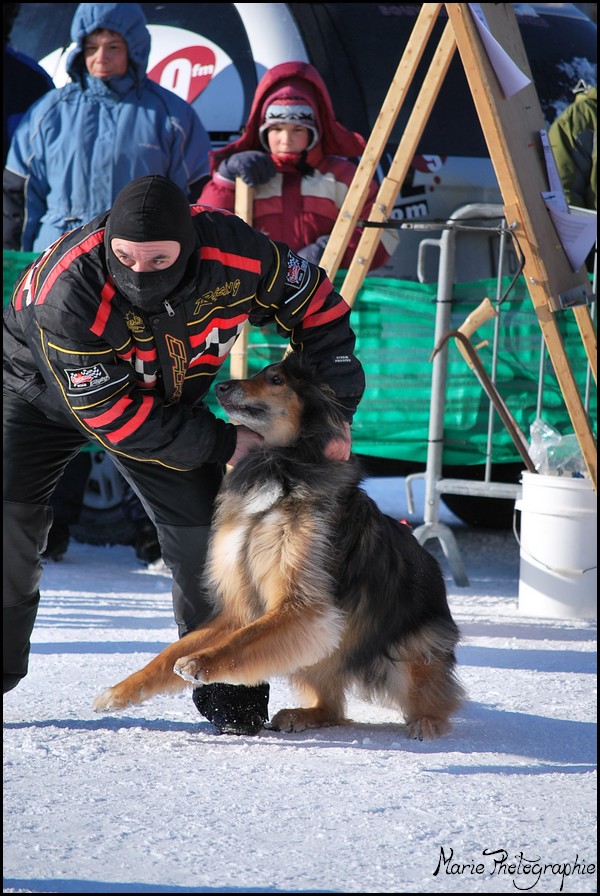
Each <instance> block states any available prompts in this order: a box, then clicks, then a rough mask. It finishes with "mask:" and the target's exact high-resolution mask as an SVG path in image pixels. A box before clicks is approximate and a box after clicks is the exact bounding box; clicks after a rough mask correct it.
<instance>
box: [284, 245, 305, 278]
mask: <svg viewBox="0 0 600 896" xmlns="http://www.w3.org/2000/svg"><path fill="white" fill-rule="evenodd" d="M307 269H308V262H307V261H305V259H304V258H300V256H299V255H294V253H293V252H288V258H287V275H286V278H285V282H286V283H287V284H288V285H289V286H297V287H300V286H302V284H303V283H304V278H305V277H306V272H307Z"/></svg>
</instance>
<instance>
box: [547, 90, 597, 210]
mask: <svg viewBox="0 0 600 896" xmlns="http://www.w3.org/2000/svg"><path fill="white" fill-rule="evenodd" d="M597 94H598V90H597V88H596V87H584V88H583V89H582V90H581V91H579V92H578V93H577V94H576V96H575V100H574V101H573V102H572V103H571V105H570V106H567V108H566V109H565V110H564V112H562V113H561V115H559V116H558V118H557V119H556V120H555V121H554V122H553V123H552V124H551V125H550V129H549V130H548V140H549V142H550V146H551V147H552V152H553V153H554V158H555V159H556V165H557V168H558V173H559V175H560V179H561V181H562V185H563V188H564V191H565V196H566V198H567V202H568V203H569V205H577V206H579V207H580V208H590V209H596V208H597V205H596V201H597V169H596V158H597V156H596V140H597V137H596V134H597V130H598V128H597V123H598V113H597V109H596V103H597Z"/></svg>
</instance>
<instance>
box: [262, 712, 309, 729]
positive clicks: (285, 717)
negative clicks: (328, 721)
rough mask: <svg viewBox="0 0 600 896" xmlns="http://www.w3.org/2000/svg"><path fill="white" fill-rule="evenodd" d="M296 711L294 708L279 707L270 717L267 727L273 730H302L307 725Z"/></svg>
mask: <svg viewBox="0 0 600 896" xmlns="http://www.w3.org/2000/svg"><path fill="white" fill-rule="evenodd" d="M298 713H299V710H296V709H280V710H279V712H278V713H276V714H275V715H274V716H273V718H272V719H271V722H270V724H269V727H270V728H272V729H273V730H274V731H287V732H290V731H304V730H305V729H306V728H307V725H306V723H305V722H304V721H302V719H301V718H299V717H298Z"/></svg>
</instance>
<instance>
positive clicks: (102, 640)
mask: <svg viewBox="0 0 600 896" xmlns="http://www.w3.org/2000/svg"><path fill="white" fill-rule="evenodd" d="M367 486H368V490H369V491H370V492H371V493H372V494H373V496H374V497H375V498H376V500H378V501H379V503H380V504H381V506H382V507H383V509H384V510H386V511H387V512H390V513H392V514H394V515H397V516H398V517H405V518H408V519H409V520H410V521H411V522H414V523H418V522H419V521H420V519H422V517H419V516H417V517H414V518H411V517H410V515H409V514H408V513H407V510H406V503H405V496H404V488H403V483H402V481H401V480H389V479H387V480H386V479H377V480H370V481H369V482H368V483H367ZM441 521H442V522H443V523H444V524H446V525H449V526H450V528H451V531H452V532H453V533H454V535H455V536H456V539H457V543H458V546H459V550H460V553H461V556H462V558H463V561H464V563H465V566H466V570H467V574H468V576H469V580H470V584H469V586H468V587H463V588H460V587H458V586H456V585H455V583H454V581H453V579H452V576H451V575H450V571H449V569H448V564H447V561H446V559H445V557H444V555H443V553H442V551H441V550H440V546H439V543H438V542H437V541H430V542H428V547H429V548H430V549H431V551H432V553H434V554H436V556H438V557H439V559H440V562H441V565H442V568H443V570H444V572H445V574H446V578H447V585H448V591H449V599H450V604H451V608H452V611H453V614H454V616H455V619H456V621H457V622H458V624H459V625H460V626H461V629H462V632H463V642H462V644H461V646H460V648H459V651H458V659H459V664H460V674H461V678H462V681H463V683H464V685H465V686H466V688H467V690H468V692H469V702H468V704H467V705H466V706H465V708H464V709H463V711H462V712H461V713H460V714H459V715H458V717H457V718H456V723H455V726H454V730H453V731H452V732H451V734H450V735H448V736H446V737H445V738H443V739H442V740H440V741H436V742H423V743H419V742H416V741H411V740H407V739H406V738H405V736H404V731H403V725H402V721H401V719H400V718H399V717H398V716H397V715H396V714H394V713H393V712H391V711H389V710H385V709H382V708H379V707H377V706H371V705H369V704H365V703H363V702H361V701H358V700H356V699H352V700H351V701H350V706H349V710H350V715H351V717H352V719H353V720H354V721H353V723H352V724H351V725H350V726H348V727H343V728H330V729H324V730H320V731H308V732H303V733H301V734H281V733H276V732H274V731H267V730H266V731H264V732H262V733H261V734H260V735H258V736H257V737H254V738H252V737H231V736H218V735H215V734H214V733H213V729H212V727H211V725H210V724H209V723H208V722H206V721H205V720H203V719H202V718H201V717H200V716H199V715H198V713H197V712H196V710H195V708H194V707H193V704H192V701H191V697H190V695H189V693H182V694H180V695H177V696H164V697H157V698H155V699H154V700H153V701H151V702H150V703H148V704H146V705H144V706H141V707H138V708H131V709H129V710H127V711H125V712H124V713H122V714H111V713H109V714H106V715H96V714H95V713H93V712H92V709H91V703H92V700H93V698H94V697H95V696H96V694H98V693H99V692H100V691H101V690H102V689H103V688H104V687H106V686H107V685H109V684H113V683H115V682H116V681H118V680H120V679H121V678H122V677H124V676H125V675H126V674H128V673H129V672H131V671H133V670H135V669H137V668H139V667H140V666H141V665H142V664H144V663H145V662H147V661H148V660H149V659H151V658H152V656H153V655H154V654H155V653H156V652H157V651H159V650H160V649H162V647H164V646H165V645H166V644H167V643H169V642H170V641H172V640H173V639H174V638H175V625H174V622H173V618H172V612H171V599H170V582H169V578H168V577H167V576H166V575H165V574H164V573H162V574H161V573H151V572H149V571H148V570H146V569H144V568H142V567H140V566H139V565H138V563H137V561H136V558H135V555H134V552H133V549H132V548H128V547H120V546H118V547H95V546H91V545H85V544H79V543H77V542H72V543H71V545H70V548H69V551H68V553H67V555H66V557H65V559H64V561H63V562H62V563H58V564H53V563H50V564H48V565H47V566H46V567H45V573H44V579H43V599H42V603H41V608H40V613H39V616H38V621H37V625H36V628H35V631H34V635H33V644H32V655H31V662H30V672H29V675H28V676H27V678H26V679H25V680H24V681H23V682H22V683H21V685H20V686H19V687H18V688H17V689H16V690H14V691H12V692H11V693H9V694H7V695H6V696H5V698H4V892H5V893H75V892H82V893H192V892H195V893H250V892H255V893H306V892H322V893H334V892H335V893H355V892H356V893H358V892H364V891H366V892H369V893H410V892H415V893H437V892H444V893H448V892H454V893H512V892H514V891H515V890H516V891H519V890H524V891H527V892H533V893H559V892H563V893H594V892H596V891H597V874H596V860H597V851H596V817H597V811H596V677H595V672H596V623H595V622H594V621H589V620H577V619H574V620H559V619H541V618H532V617H525V616H523V615H521V614H520V613H519V610H518V601H517V596H518V581H519V548H518V545H517V542H516V539H515V536H514V535H513V533H512V532H489V531H488V532H486V531H482V530H472V529H468V528H466V527H464V526H463V525H461V524H460V523H459V522H458V521H457V520H456V518H454V517H453V516H452V515H451V514H449V512H448V511H445V512H444V515H443V516H442V520H441ZM291 699H292V696H291V694H290V693H289V691H288V688H287V685H286V683H285V682H284V681H283V680H275V681H274V682H272V685H271V701H270V709H271V712H272V713H274V712H275V711H276V710H277V709H278V708H281V707H282V706H283V705H289V701H290V700H291Z"/></svg>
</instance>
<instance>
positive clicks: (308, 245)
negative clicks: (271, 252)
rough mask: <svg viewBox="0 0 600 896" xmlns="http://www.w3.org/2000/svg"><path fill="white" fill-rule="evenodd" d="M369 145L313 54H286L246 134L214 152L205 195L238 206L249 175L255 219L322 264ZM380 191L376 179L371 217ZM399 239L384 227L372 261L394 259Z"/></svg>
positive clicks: (203, 199) (269, 76)
mask: <svg viewBox="0 0 600 896" xmlns="http://www.w3.org/2000/svg"><path fill="white" fill-rule="evenodd" d="M365 145H366V144H365V140H364V139H363V138H362V137H361V136H360V135H359V134H356V133H354V132H353V131H350V130H348V129H347V128H345V127H343V126H342V125H341V124H340V123H339V122H338V121H336V119H335V114H334V111H333V105H332V102H331V97H330V96H329V93H328V91H327V87H326V86H325V82H324V81H323V79H322V78H321V76H320V74H319V73H318V71H317V70H316V69H315V68H314V67H313V66H312V65H309V64H308V63H305V62H284V63H282V64H281V65H277V66H275V67H274V68H272V69H270V70H269V71H268V72H267V73H266V74H265V75H264V77H263V78H262V80H261V82H260V83H259V85H258V87H257V90H256V94H255V96H254V100H253V102H252V108H251V110H250V116H249V118H248V122H247V125H246V129H245V131H244V134H243V135H242V136H241V137H240V138H239V139H238V140H236V141H234V142H233V143H230V144H228V145H227V146H224V147H222V148H221V149H218V150H215V151H213V152H212V153H211V154H210V159H211V163H210V164H211V175H212V177H211V180H210V181H209V182H208V183H207V184H206V186H205V187H204V189H203V191H202V193H201V195H200V197H199V199H198V202H199V203H200V204H201V205H211V206H216V207H217V208H224V209H227V210H229V211H233V208H234V201H235V179H236V177H241V179H242V180H243V181H244V182H245V183H247V184H248V185H249V186H251V187H253V188H254V204H253V221H252V223H253V226H254V227H255V228H256V229H257V230H261V231H262V232H263V233H265V234H267V236H269V237H270V238H271V239H273V240H282V241H283V242H285V243H287V244H288V245H289V246H290V248H291V249H292V250H293V251H294V252H297V253H298V254H299V255H302V256H303V257H304V258H306V259H307V261H310V262H312V263H314V264H318V263H319V261H320V259H321V256H322V255H323V251H324V249H325V246H326V245H327V240H328V239H329V235H330V233H331V231H332V229H333V225H334V224H335V221H336V218H337V216H338V212H339V210H340V208H341V206H342V203H343V201H344V199H345V196H346V193H347V192H348V187H349V185H350V183H351V182H352V179H353V177H354V174H355V172H356V164H355V163H354V162H352V161H350V159H351V158H353V157H357V156H360V154H361V153H362V152H363V150H364V148H365ZM376 195H377V184H376V182H375V181H373V182H372V183H371V186H370V189H369V193H368V196H367V201H366V203H365V206H364V208H363V210H362V215H361V217H362V218H363V219H364V220H366V219H367V218H368V215H369V212H370V209H371V206H372V204H373V201H374V200H375V197H376ZM361 234H362V230H361V228H360V227H357V228H356V229H355V231H354V233H353V234H352V238H351V240H350V243H349V244H348V247H347V249H346V252H345V254H344V258H343V259H342V263H341V267H342V268H347V267H349V265H350V262H351V260H352V256H353V255H354V251H355V249H356V247H357V245H358V242H359V240H360V237H361ZM397 239H398V238H397V234H396V233H394V232H393V231H389V230H384V231H383V236H382V238H381V241H380V243H379V246H378V248H377V251H376V253H375V256H374V258H373V262H372V264H371V268H377V267H381V265H383V264H384V263H385V262H386V261H387V259H388V258H389V256H390V255H391V253H392V252H393V250H394V249H395V247H396V244H397Z"/></svg>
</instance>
